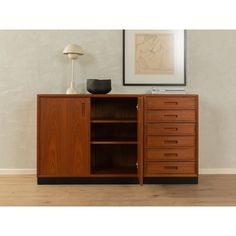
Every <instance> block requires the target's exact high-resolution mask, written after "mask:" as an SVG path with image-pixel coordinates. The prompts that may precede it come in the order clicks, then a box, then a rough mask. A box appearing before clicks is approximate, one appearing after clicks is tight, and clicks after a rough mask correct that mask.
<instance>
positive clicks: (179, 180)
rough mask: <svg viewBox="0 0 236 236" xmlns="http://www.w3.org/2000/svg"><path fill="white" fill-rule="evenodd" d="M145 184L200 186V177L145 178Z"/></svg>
mask: <svg viewBox="0 0 236 236" xmlns="http://www.w3.org/2000/svg"><path fill="white" fill-rule="evenodd" d="M143 183H144V184H198V177H158V178H144V180H143Z"/></svg>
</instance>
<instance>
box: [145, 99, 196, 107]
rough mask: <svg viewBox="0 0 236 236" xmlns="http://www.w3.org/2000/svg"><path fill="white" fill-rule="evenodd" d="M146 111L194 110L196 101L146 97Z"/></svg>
mask: <svg viewBox="0 0 236 236" xmlns="http://www.w3.org/2000/svg"><path fill="white" fill-rule="evenodd" d="M145 101H146V103H145V105H146V108H147V109H195V108H196V99H195V97H178V96H168V97H147V98H146V100H145Z"/></svg>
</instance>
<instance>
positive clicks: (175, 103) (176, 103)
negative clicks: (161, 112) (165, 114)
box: [164, 102, 178, 105]
mask: <svg viewBox="0 0 236 236" xmlns="http://www.w3.org/2000/svg"><path fill="white" fill-rule="evenodd" d="M164 103H165V104H174V105H178V102H164Z"/></svg>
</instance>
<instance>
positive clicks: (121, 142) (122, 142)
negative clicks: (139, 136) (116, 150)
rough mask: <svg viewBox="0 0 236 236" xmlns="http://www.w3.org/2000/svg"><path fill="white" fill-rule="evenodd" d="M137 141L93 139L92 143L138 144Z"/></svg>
mask: <svg viewBox="0 0 236 236" xmlns="http://www.w3.org/2000/svg"><path fill="white" fill-rule="evenodd" d="M137 143H138V142H137V141H102V140H99V141H91V144H137Z"/></svg>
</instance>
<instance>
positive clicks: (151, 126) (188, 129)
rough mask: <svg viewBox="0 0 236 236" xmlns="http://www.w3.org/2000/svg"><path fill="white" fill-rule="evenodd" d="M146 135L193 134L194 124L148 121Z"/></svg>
mask: <svg viewBox="0 0 236 236" xmlns="http://www.w3.org/2000/svg"><path fill="white" fill-rule="evenodd" d="M145 127H146V134H147V135H195V124H191V123H148V124H146V126H145Z"/></svg>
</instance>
